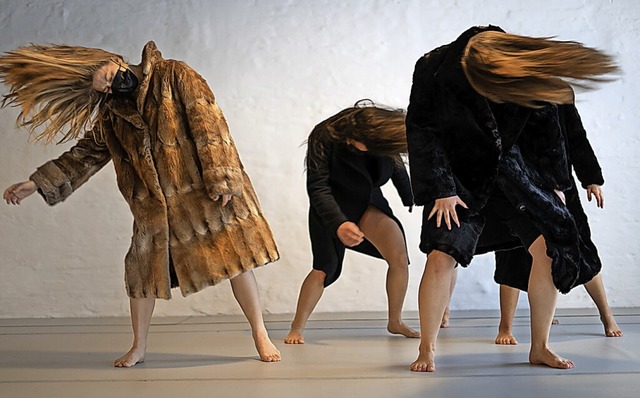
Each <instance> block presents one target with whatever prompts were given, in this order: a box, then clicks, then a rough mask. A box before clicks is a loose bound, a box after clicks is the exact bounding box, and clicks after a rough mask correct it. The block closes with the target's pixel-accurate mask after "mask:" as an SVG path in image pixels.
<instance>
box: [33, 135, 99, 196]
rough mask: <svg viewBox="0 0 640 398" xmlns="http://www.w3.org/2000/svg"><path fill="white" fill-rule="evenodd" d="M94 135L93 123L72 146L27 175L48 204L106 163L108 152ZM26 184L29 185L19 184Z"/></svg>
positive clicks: (71, 191)
mask: <svg viewBox="0 0 640 398" xmlns="http://www.w3.org/2000/svg"><path fill="white" fill-rule="evenodd" d="M104 128H108V126H104ZM97 136H98V132H97V127H94V129H93V130H92V131H88V132H87V133H86V134H85V135H84V137H83V138H81V139H80V140H79V141H78V142H77V143H76V144H75V145H74V146H73V147H71V149H69V150H68V151H67V152H65V153H63V154H62V155H61V156H60V157H59V158H57V159H54V160H50V161H49V162H47V163H45V164H43V165H42V166H40V167H38V169H37V170H36V172H35V173H33V174H32V175H31V176H30V177H29V180H30V181H33V182H34V183H35V185H36V186H37V189H38V193H39V194H40V195H42V197H43V198H44V200H45V201H46V202H47V204H49V205H51V206H53V205H55V204H57V203H60V202H62V201H63V200H65V199H66V198H68V197H69V196H70V195H71V194H72V193H73V192H75V191H76V190H77V189H78V188H79V187H80V186H82V184H84V183H85V182H87V180H88V179H89V178H91V177H92V176H93V175H94V174H96V173H97V172H98V171H99V170H100V169H102V168H103V167H104V166H105V165H106V164H107V163H109V161H110V160H111V154H110V152H109V150H108V148H107V146H106V145H105V144H104V143H103V142H102V141H101V140H100V139H98V138H97ZM29 187H31V185H29V186H23V187H22V188H23V189H24V188H29Z"/></svg>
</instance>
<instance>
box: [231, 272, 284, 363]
mask: <svg viewBox="0 0 640 398" xmlns="http://www.w3.org/2000/svg"><path fill="white" fill-rule="evenodd" d="M231 289H232V290H233V295H234V297H235V298H236V301H238V304H240V308H242V312H244V315H245V316H246V317H247V320H248V321H249V325H251V334H252V336H253V341H254V343H255V345H256V349H257V350H258V354H259V355H260V360H261V361H263V362H278V361H279V360H280V358H281V357H280V351H278V349H277V348H276V346H275V345H273V343H272V342H271V339H269V333H268V332H267V328H265V326H264V321H263V319H262V310H261V309H260V296H259V295H258V284H257V283H256V277H255V276H254V275H253V271H247V272H245V273H243V274H240V275H238V276H236V277H234V278H233V279H231Z"/></svg>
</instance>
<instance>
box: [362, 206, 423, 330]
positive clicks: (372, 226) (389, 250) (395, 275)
mask: <svg viewBox="0 0 640 398" xmlns="http://www.w3.org/2000/svg"><path fill="white" fill-rule="evenodd" d="M358 227H359V228H360V230H361V231H362V232H363V233H364V236H365V237H366V238H367V240H369V241H370V242H371V243H372V244H373V245H374V246H375V247H376V249H378V251H379V252H380V254H382V257H383V258H384V259H385V261H386V262H387V264H388V265H389V268H388V270H387V283H386V290H387V302H388V311H389V322H388V323H387V330H388V331H389V333H392V334H401V335H403V336H405V337H412V338H418V337H420V333H418V332H417V331H415V330H413V329H412V328H410V327H409V326H407V325H406V324H405V323H404V322H403V321H402V306H403V305H404V298H405V296H406V294H407V285H408V283H409V257H408V255H407V248H406V245H405V242H404V236H403V235H402V231H401V230H400V227H398V224H397V223H396V222H395V221H394V220H393V219H391V218H390V217H389V216H387V215H386V214H384V213H383V212H381V211H380V210H379V209H377V208H375V207H369V208H368V209H367V211H366V212H365V213H364V215H363V216H362V219H360V223H359V224H358Z"/></svg>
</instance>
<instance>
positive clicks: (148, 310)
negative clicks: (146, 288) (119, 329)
mask: <svg viewBox="0 0 640 398" xmlns="http://www.w3.org/2000/svg"><path fill="white" fill-rule="evenodd" d="M155 306H156V299H154V298H140V299H134V298H130V299H129V308H130V309H131V326H132V328H133V345H132V346H131V349H130V350H129V352H127V353H126V354H124V355H123V356H121V357H120V358H118V359H116V360H115V361H113V366H115V367H117V368H130V367H132V366H134V365H135V364H137V363H141V362H144V355H145V353H146V351H147V336H148V335H149V326H150V325H151V316H152V315H153V309H154V308H155Z"/></svg>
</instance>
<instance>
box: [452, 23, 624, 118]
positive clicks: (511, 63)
mask: <svg viewBox="0 0 640 398" xmlns="http://www.w3.org/2000/svg"><path fill="white" fill-rule="evenodd" d="M462 69H463V70H464V73H465V75H466V77H467V80H468V81H469V83H470V84H471V86H472V87H473V88H474V90H476V91H477V92H478V93H479V94H481V95H483V96H485V97H487V98H488V99H489V100H491V101H493V102H497V103H505V102H509V103H516V104H519V105H522V106H526V107H532V108H538V107H540V106H543V105H544V104H543V103H544V102H546V103H553V104H571V103H573V102H574V92H573V88H572V85H573V86H576V87H580V88H583V89H591V88H593V84H594V83H596V82H603V81H609V80H612V78H611V77H604V76H603V75H606V74H610V73H615V72H618V67H617V66H616V65H615V63H614V60H613V58H612V57H611V56H609V55H607V54H604V53H602V52H600V51H598V50H596V49H593V48H590V47H585V46H584V45H582V44H581V43H578V42H574V41H557V40H551V39H550V38H546V37H526V36H518V35H513V34H508V33H504V32H496V31H485V32H482V33H478V34H477V35H475V36H473V37H472V38H471V39H470V40H469V42H468V43H467V46H466V47H465V50H464V53H463V56H462Z"/></svg>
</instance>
